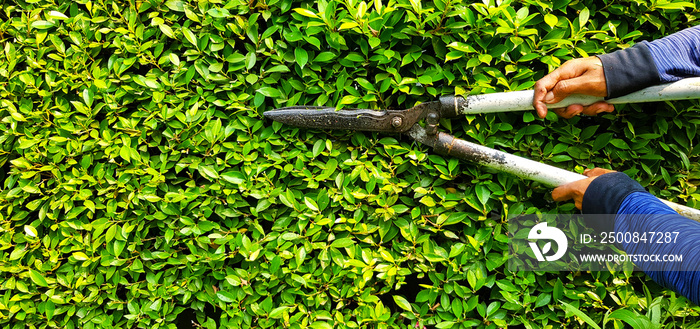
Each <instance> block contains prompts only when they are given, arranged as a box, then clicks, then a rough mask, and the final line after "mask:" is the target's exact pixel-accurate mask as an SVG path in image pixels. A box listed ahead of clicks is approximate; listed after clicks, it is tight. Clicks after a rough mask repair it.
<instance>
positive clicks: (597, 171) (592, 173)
mask: <svg viewBox="0 0 700 329" xmlns="http://www.w3.org/2000/svg"><path fill="white" fill-rule="evenodd" d="M611 172H615V170H610V169H604V168H593V169H586V170H584V171H583V174H584V175H586V176H588V177H598V176H600V175H605V174H608V173H611Z"/></svg>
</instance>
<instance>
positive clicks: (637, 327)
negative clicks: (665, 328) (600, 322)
mask: <svg viewBox="0 0 700 329" xmlns="http://www.w3.org/2000/svg"><path fill="white" fill-rule="evenodd" d="M609 319H617V320H621V321H624V322H626V323H627V324H629V325H630V326H632V328H634V329H643V328H650V327H651V321H650V320H649V319H648V318H647V317H645V316H642V315H639V314H636V313H634V312H632V311H630V310H627V309H618V310H614V311H612V312H611V313H610V314H607V316H606V320H605V321H604V323H605V322H607V321H608V320H609Z"/></svg>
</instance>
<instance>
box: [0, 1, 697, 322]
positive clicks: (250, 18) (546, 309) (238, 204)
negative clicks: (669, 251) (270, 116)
mask: <svg viewBox="0 0 700 329" xmlns="http://www.w3.org/2000/svg"><path fill="white" fill-rule="evenodd" d="M1 6H2V10H1V11H0V41H1V42H2V54H0V117H2V120H1V122H0V143H1V146H0V165H2V170H0V182H2V185H1V187H0V200H2V201H0V271H1V273H2V280H0V281H1V282H0V323H2V324H3V327H7V328H38V327H42V328H43V327H60V328H76V327H80V328H96V327H97V328H112V327H120V328H136V327H138V328H158V327H169V328H174V327H176V326H180V327H181V328H185V327H188V326H191V325H196V326H201V327H204V328H216V327H218V326H220V327H232V328H238V327H276V328H282V327H293V328H304V327H307V326H308V327H311V328H331V327H343V326H347V327H366V328H387V327H399V328H408V327H411V328H413V327H414V325H415V324H416V323H419V324H420V325H426V326H428V327H432V326H433V325H434V326H435V327H436V328H448V327H452V328H460V327H468V326H475V325H478V326H480V327H488V328H494V327H504V326H508V325H521V324H522V325H524V326H525V327H528V328H539V327H549V328H556V327H558V326H567V327H576V326H586V327H587V326H590V325H601V326H602V325H607V326H608V327H610V326H615V327H622V326H624V325H625V324H629V325H632V326H634V327H636V328H642V327H658V326H660V325H664V326H667V325H671V326H681V325H688V323H690V322H693V321H694V319H693V318H692V317H694V316H696V315H697V314H698V311H699V310H700V309H698V308H697V307H696V306H694V305H692V304H691V303H690V302H688V301H687V300H686V299H685V298H680V297H677V296H676V295H675V294H674V293H673V292H671V291H668V290H664V289H663V288H661V287H659V286H658V285H656V284H655V283H653V282H652V281H650V280H649V279H648V278H647V277H646V276H644V275H643V274H642V273H638V272H634V273H633V272H626V273H622V272H618V273H609V272H594V273H585V272H582V273H533V272H522V273H512V272H509V271H507V269H506V267H505V261H506V260H507V254H506V249H507V236H506V232H507V229H506V228H507V227H506V226H507V217H508V216H509V215H512V214H520V213H534V212H552V213H557V212H560V213H561V212H564V213H570V212H574V209H573V205H571V204H556V203H553V202H551V198H550V197H549V191H550V190H549V189H548V188H546V187H543V186H539V185H538V184H535V183H532V182H527V181H521V180H519V179H517V178H515V177H512V176H509V175H506V174H502V173H498V172H494V171H492V170H487V169H484V168H480V167H477V166H475V165H472V164H470V163H466V162H463V161H458V160H456V159H454V158H449V157H442V156H439V155H436V154H435V153H434V152H432V151H431V150H430V149H429V148H427V147H425V146H422V145H416V144H413V143H412V142H411V141H410V140H408V139H407V138H405V137H400V136H390V135H381V134H373V133H352V132H342V131H320V130H303V129H297V128H292V127H288V126H283V125H281V124H278V123H272V122H267V121H265V120H263V119H262V113H263V112H264V111H267V110H270V109H272V108H276V107H282V106H287V105H296V104H312V105H331V106H335V105H341V106H346V107H360V108H406V107H411V106H413V105H415V104H417V103H419V102H425V101H431V100H434V99H436V98H437V97H438V96H439V95H444V94H452V93H457V94H466V93H474V94H478V93H486V92H492V91H506V90H523V89H529V88H531V87H532V86H533V84H534V81H536V79H538V78H540V77H542V76H543V75H544V74H546V73H547V72H548V71H549V70H551V69H553V68H554V67H557V66H558V65H560V64H561V63H563V62H564V61H566V60H567V59H570V58H574V57H581V56H590V55H594V54H600V53H605V52H610V51H614V50H615V49H619V48H625V47H629V46H631V45H632V44H634V43H635V42H639V41H641V40H649V39H655V38H659V37H661V36H664V35H667V34H670V33H672V32H674V31H677V30H680V29H683V28H685V27H688V26H692V25H694V24H696V22H695V20H696V19H697V18H698V17H699V15H700V12H698V11H697V10H695V6H696V3H692V2H679V1H668V0H638V1H632V2H629V1H621V2H617V1H610V0H606V1H593V0H581V1H579V0H575V1H569V0H554V1H548V0H523V1H518V2H514V1H498V2H494V1H493V0H491V1H489V0H485V1H483V2H474V3H468V2H460V1H453V0H436V1H434V2H421V1H417V0H398V1H396V0H390V1H386V0H384V1H382V0H375V1H371V2H364V1H358V0H346V1H335V0H331V1H327V0H321V1H318V2H312V1H306V2H293V1H292V0H250V1H236V0H234V1H220V0H209V1H183V0H167V1H161V0H131V1H115V0H96V1H88V0H77V1H75V2H69V1H54V0H31V1H30V0H15V1H3V2H2V5H1ZM698 108H699V107H698V103H697V102H696V101H688V102H674V103H667V104H661V103H657V104H648V105H642V106H636V105H635V106H620V107H618V111H616V112H615V113H613V114H606V115H604V116H603V117H602V118H580V117H579V118H574V119H572V120H569V121H564V120H557V118H556V117H554V116H550V117H548V118H547V119H546V120H540V119H536V118H535V116H534V115H533V113H531V112H528V113H504V114H497V115H494V114H491V115H479V116H473V117H467V118H466V119H453V120H451V121H442V122H441V124H442V127H441V129H443V130H445V131H450V132H451V133H453V134H454V135H456V136H458V137H460V138H464V139H468V140H471V141H476V142H478V143H481V144H484V145H487V146H490V147H497V148H499V149H503V150H506V151H508V152H511V153H516V154H519V155H523V156H526V157H529V158H532V159H536V160H538V161H542V162H546V163H550V164H555V165H557V166H559V167H562V168H567V169H571V170H574V169H575V170H578V171H582V170H583V169H584V168H585V167H593V166H602V167H608V168H615V169H618V170H624V171H626V172H627V173H629V174H630V175H632V176H633V177H635V178H636V179H638V180H639V181H640V182H641V183H642V184H643V185H645V186H648V187H649V189H650V190H651V191H652V192H653V193H654V194H656V195H659V196H663V197H665V198H667V199H670V200H674V201H677V202H680V203H684V204H688V205H690V206H696V207H697V206H700V203H698V199H699V197H700V196H699V195H698V194H697V191H696V184H697V179H699V178H700V175H699V173H700V170H699V169H698V166H697V161H698V158H699V157H700V147H698V143H697V141H698V137H697V124H698V123H700V112H698ZM581 229H583V228H581Z"/></svg>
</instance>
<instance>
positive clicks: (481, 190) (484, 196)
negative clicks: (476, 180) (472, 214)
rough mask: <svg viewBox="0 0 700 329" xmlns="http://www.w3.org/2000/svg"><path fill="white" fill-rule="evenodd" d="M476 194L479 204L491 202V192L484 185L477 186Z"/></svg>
mask: <svg viewBox="0 0 700 329" xmlns="http://www.w3.org/2000/svg"><path fill="white" fill-rule="evenodd" d="M475 192H476V197H477V198H479V202H481V204H482V205H485V204H486V202H488V201H489V198H490V197H491V191H490V190H489V189H488V188H487V187H486V186H483V185H477V186H476V187H475Z"/></svg>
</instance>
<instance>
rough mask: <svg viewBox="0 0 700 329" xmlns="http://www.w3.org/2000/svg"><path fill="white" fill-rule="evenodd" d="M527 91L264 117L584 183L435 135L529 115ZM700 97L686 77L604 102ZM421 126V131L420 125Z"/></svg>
mask: <svg viewBox="0 0 700 329" xmlns="http://www.w3.org/2000/svg"><path fill="white" fill-rule="evenodd" d="M533 96H534V92H533V91H532V90H526V91H514V92H502V93H492V94H484V95H472V96H466V97H461V96H444V97H441V98H440V99H439V100H437V101H431V102H426V103H422V104H419V105H417V106H415V107H412V108H409V109H405V110H365V109H343V110H336V109H335V108H334V107H322V106H291V107H284V108H280V109H275V110H270V111H267V112H265V113H263V115H264V116H265V117H266V118H268V119H272V120H274V121H279V122H281V123H284V124H288V125H292V126H297V127H301V128H319V129H344V130H356V131H376V132H382V133H393V134H397V133H398V134H406V135H408V136H409V137H410V138H411V139H413V140H414V141H416V142H418V143H422V144H426V145H428V146H431V147H432V148H433V149H435V151H436V152H437V153H441V154H443V155H450V156H455V157H458V158H461V159H465V160H468V161H472V162H475V163H477V164H480V165H483V166H486V167H489V168H493V169H496V170H500V171H503V172H507V173H510V174H513V175H516V176H518V177H520V178H525V179H529V180H534V181H536V182H540V183H543V184H545V185H548V186H550V187H556V186H559V185H563V184H567V183H570V182H574V181H577V180H581V179H585V178H587V177H586V176H584V175H581V174H578V173H575V172H570V171H567V170H564V169H560V168H557V167H554V166H550V165H546V164H543V163H540V162H537V161H533V160H530V159H526V158H522V157H519V156H516V155H512V154H509V153H506V152H502V151H498V150H495V149H492V148H489V147H486V146H483V145H479V144H474V143H471V142H468V141H465V140H462V139H459V138H455V137H454V136H452V135H450V134H447V133H444V132H440V131H438V122H439V121H440V119H441V118H454V117H457V116H459V115H466V114H477V113H494V112H510V111H524V110H533V109H534V108H533V107H532V99H533ZM693 98H700V78H688V79H683V80H680V81H677V82H674V83H670V84H664V85H658V86H653V87H649V88H646V89H642V90H640V91H637V92H634V93H631V94H628V95H625V96H622V97H618V98H614V99H608V100H605V101H606V102H608V103H610V104H625V103H642V102H658V101H670V100H682V99H693ZM602 100H603V98H602V97H595V96H588V95H572V96H569V97H567V98H566V99H564V100H563V101H561V102H559V103H557V104H552V105H549V107H550V108H560V107H567V106H569V105H571V104H581V105H584V106H585V105H590V104H593V103H595V102H598V101H602ZM421 121H424V122H425V126H423V125H421V124H420V122H421ZM661 201H663V202H664V203H666V204H667V205H669V206H670V207H671V208H673V209H674V210H676V211H677V212H678V213H679V214H681V215H683V216H686V217H689V218H692V219H694V220H697V221H700V210H697V209H694V208H690V207H687V206H683V205H679V204H676V203H673V202H670V201H667V200H661Z"/></svg>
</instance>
